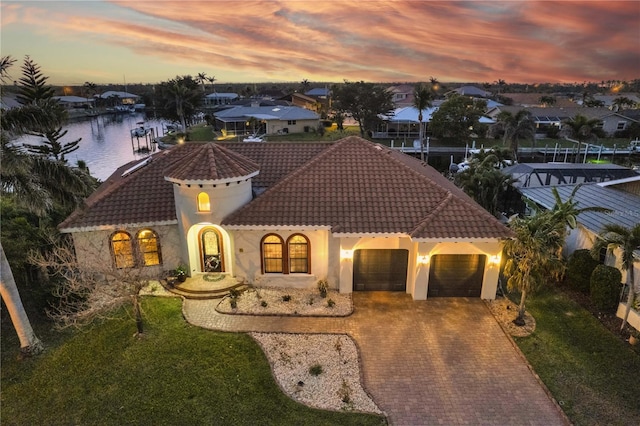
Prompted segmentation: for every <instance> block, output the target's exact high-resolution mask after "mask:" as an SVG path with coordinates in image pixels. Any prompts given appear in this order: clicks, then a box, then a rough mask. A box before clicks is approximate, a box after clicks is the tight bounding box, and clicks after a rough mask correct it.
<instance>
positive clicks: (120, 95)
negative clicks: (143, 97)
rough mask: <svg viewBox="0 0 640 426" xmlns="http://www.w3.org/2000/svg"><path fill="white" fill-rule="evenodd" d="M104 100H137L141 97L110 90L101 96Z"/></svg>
mask: <svg viewBox="0 0 640 426" xmlns="http://www.w3.org/2000/svg"><path fill="white" fill-rule="evenodd" d="M99 96H100V97H101V98H102V99H107V98H112V97H115V98H120V99H136V98H139V97H140V96H138V95H134V94H133V93H129V92H118V91H115V90H109V91H107V92H104V93H102V94H101V95H99Z"/></svg>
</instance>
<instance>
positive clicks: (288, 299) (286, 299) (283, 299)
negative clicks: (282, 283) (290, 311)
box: [282, 294, 291, 302]
mask: <svg viewBox="0 0 640 426" xmlns="http://www.w3.org/2000/svg"><path fill="white" fill-rule="evenodd" d="M290 300H291V295H290V294H285V295H284V296H282V301H283V302H288V301H290Z"/></svg>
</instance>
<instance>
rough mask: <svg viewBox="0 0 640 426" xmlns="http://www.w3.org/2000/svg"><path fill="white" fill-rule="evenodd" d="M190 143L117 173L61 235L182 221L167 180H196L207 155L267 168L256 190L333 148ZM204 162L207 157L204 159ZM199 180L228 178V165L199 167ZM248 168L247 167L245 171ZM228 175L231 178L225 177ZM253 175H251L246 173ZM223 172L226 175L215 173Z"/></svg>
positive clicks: (63, 225)
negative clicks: (193, 164) (79, 230)
mask: <svg viewBox="0 0 640 426" xmlns="http://www.w3.org/2000/svg"><path fill="white" fill-rule="evenodd" d="M220 145H221V146H216V145H214V144H212V143H209V144H198V143H189V144H184V145H179V146H176V147H173V148H171V149H168V150H166V151H161V152H159V153H156V154H154V155H153V156H152V157H151V159H152V161H150V162H148V164H146V165H145V166H143V167H141V168H138V169H137V170H135V171H133V172H131V173H129V174H128V175H127V176H123V174H124V173H125V172H126V171H127V170H129V169H131V168H132V167H134V166H135V165H137V164H141V163H142V161H133V162H131V163H128V164H125V165H123V166H122V167H120V168H119V169H117V170H116V171H115V172H114V173H113V174H112V175H111V176H110V177H109V178H108V179H107V180H106V181H105V182H104V183H103V184H102V185H100V187H99V188H98V189H97V190H96V192H94V193H93V194H91V196H90V197H89V198H87V199H86V200H85V203H84V207H83V208H80V209H78V210H76V211H75V212H73V213H72V214H71V215H70V216H69V217H68V218H67V219H66V220H65V221H64V222H62V223H61V224H60V225H59V228H60V229H61V230H69V229H77V228H93V227H100V226H114V225H126V224H132V223H158V222H171V221H176V220H177V218H176V208H175V201H174V197H173V186H172V183H171V182H168V181H166V180H165V179H164V177H165V176H166V175H167V172H169V173H173V174H174V176H180V177H183V178H185V177H186V178H189V179H192V177H193V176H194V175H190V174H189V171H191V166H190V165H191V162H192V161H195V162H196V163H198V164H200V163H201V160H202V158H201V156H200V155H199V154H202V153H204V154H205V155H208V154H209V153H211V152H217V153H223V156H224V157H225V158H227V159H228V160H229V170H233V168H232V167H231V165H233V164H234V161H231V159H237V160H238V162H239V163H240V164H244V165H247V164H249V165H251V166H250V167H253V165H252V163H257V164H261V167H260V173H259V174H258V175H257V176H254V177H253V179H252V182H253V185H254V186H256V185H258V186H259V187H262V188H268V187H269V186H272V185H273V184H275V183H276V182H277V181H278V180H280V179H282V178H283V177H284V176H286V175H287V174H289V173H291V172H292V171H293V170H295V169H297V168H298V167H300V166H301V165H302V164H304V163H306V162H307V161H309V160H310V159H311V158H313V157H314V156H315V155H317V154H318V153H319V152H321V151H323V150H325V149H326V148H327V147H329V146H330V144H327V143H304V144H296V143H294V144H292V143H269V144H259V143H235V144H234V143H228V144H227V143H225V144H220ZM202 157H204V155H203V156H202ZM257 164H256V165H257ZM195 169H196V172H197V173H198V174H199V176H201V177H202V176H208V177H212V176H218V177H220V176H226V173H227V168H226V165H224V166H223V165H219V166H218V168H217V169H214V170H212V169H210V168H209V169H208V165H207V164H200V166H198V167H196V168H195ZM241 169H242V168H241ZM222 170H225V172H224V173H225V174H222ZM246 171H248V170H245V172H246ZM214 172H220V174H218V175H216V174H209V175H207V174H206V173H214Z"/></svg>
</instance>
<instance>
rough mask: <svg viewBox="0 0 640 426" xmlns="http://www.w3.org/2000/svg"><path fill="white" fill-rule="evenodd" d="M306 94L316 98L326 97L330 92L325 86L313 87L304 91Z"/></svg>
mask: <svg viewBox="0 0 640 426" xmlns="http://www.w3.org/2000/svg"><path fill="white" fill-rule="evenodd" d="M304 94H305V95H307V96H313V97H316V98H322V97H324V98H326V97H328V96H329V95H330V94H331V89H329V88H327V87H315V88H313V89H311V90H309V91H307V92H305V93H304Z"/></svg>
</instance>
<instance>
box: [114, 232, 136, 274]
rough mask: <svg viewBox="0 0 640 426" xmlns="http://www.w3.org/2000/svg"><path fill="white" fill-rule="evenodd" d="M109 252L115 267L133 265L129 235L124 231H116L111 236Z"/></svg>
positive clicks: (129, 266)
mask: <svg viewBox="0 0 640 426" xmlns="http://www.w3.org/2000/svg"><path fill="white" fill-rule="evenodd" d="M111 252H112V253H113V261H114V263H115V265H116V268H119V269H120V268H131V267H133V266H134V265H135V262H134V259H133V245H132V242H131V236H130V235H129V234H127V233H126V232H123V231H120V232H116V233H115V234H113V235H112V236H111Z"/></svg>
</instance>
